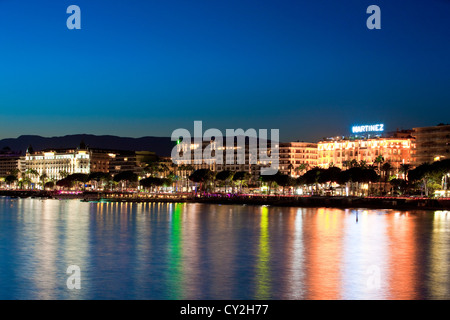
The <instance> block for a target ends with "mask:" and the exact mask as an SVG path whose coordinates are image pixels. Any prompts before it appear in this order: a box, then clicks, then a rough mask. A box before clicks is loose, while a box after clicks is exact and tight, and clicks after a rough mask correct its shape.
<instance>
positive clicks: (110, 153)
mask: <svg viewBox="0 0 450 320" xmlns="http://www.w3.org/2000/svg"><path fill="white" fill-rule="evenodd" d="M155 159H156V154H155V153H154V152H152V151H123V150H108V149H99V148H92V149H91V148H87V147H86V145H85V144H84V143H81V144H80V146H79V147H78V148H76V149H74V148H72V149H49V150H43V151H38V152H34V151H33V150H32V148H28V149H27V152H26V155H25V157H22V158H21V160H20V164H19V169H20V171H21V172H23V173H25V172H26V171H27V170H28V171H30V170H33V171H34V172H37V175H36V174H34V175H30V178H31V179H32V180H33V181H34V182H37V181H39V177H40V176H41V175H43V174H45V175H46V178H47V179H49V180H51V179H54V180H60V179H62V178H64V177H65V176H67V175H71V174H74V173H84V174H89V173H91V172H104V173H110V174H111V175H112V176H114V175H115V174H117V173H119V172H122V171H133V172H135V173H136V174H140V173H141V171H142V163H144V162H150V161H154V160H155Z"/></svg>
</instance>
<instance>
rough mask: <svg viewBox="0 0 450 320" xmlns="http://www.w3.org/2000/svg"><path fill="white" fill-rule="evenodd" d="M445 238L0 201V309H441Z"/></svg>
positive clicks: (351, 219) (196, 208)
mask: <svg viewBox="0 0 450 320" xmlns="http://www.w3.org/2000/svg"><path fill="white" fill-rule="evenodd" d="M449 232H450V213H449V212H447V211H435V212H433V211H414V212H413V211H410V212H396V211H394V210H363V209H361V210H350V209H346V210H341V209H329V208H277V207H260V206H229V205H205V204H175V203H173V204H164V203H85V202H80V201H76V200H67V201H59V200H38V199H18V200H10V199H7V198H0V299H252V300H253V299H255V300H256V299H449V298H450V276H449V271H450V270H449V269H450V268H449V265H450V264H449V263H450V260H449V259H450V237H449ZM70 265H78V266H79V267H80V269H81V289H80V290H69V289H68V288H67V286H66V281H67V278H68V277H69V275H68V274H67V273H66V270H67V267H68V266H70Z"/></svg>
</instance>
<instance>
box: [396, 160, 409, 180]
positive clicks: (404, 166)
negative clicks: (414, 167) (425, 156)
mask: <svg viewBox="0 0 450 320" xmlns="http://www.w3.org/2000/svg"><path fill="white" fill-rule="evenodd" d="M409 170H411V165H410V164H408V163H403V164H401V165H400V170H399V171H400V173H402V174H403V180H405V181H406V180H408V172H409Z"/></svg>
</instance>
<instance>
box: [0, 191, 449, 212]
mask: <svg viewBox="0 0 450 320" xmlns="http://www.w3.org/2000/svg"><path fill="white" fill-rule="evenodd" d="M0 196H4V197H9V198H12V199H15V198H39V199H59V200H69V199H76V200H81V201H86V202H131V203H142V202H170V203H208V204H225V205H226V204H234V205H236V204H237V205H270V206H280V207H329V208H353V209H356V208H367V209H396V210H450V199H449V198H442V199H428V198H406V197H341V196H282V195H279V196H277V195H271V196H265V195H222V194H207V195H202V196H195V195H193V194H136V193H126V192H73V193H70V192H68V193H55V192H52V191H31V190H0Z"/></svg>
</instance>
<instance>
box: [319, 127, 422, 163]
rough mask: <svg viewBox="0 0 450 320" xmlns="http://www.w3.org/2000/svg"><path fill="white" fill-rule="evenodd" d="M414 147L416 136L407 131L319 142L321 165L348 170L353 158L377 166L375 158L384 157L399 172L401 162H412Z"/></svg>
mask: <svg viewBox="0 0 450 320" xmlns="http://www.w3.org/2000/svg"><path fill="white" fill-rule="evenodd" d="M413 148H414V138H413V137H412V136H411V135H410V133H409V132H405V131H403V132H396V133H394V134H391V135H387V136H385V137H382V136H380V137H372V138H364V137H349V138H335V139H327V140H323V141H319V143H318V166H319V167H322V168H328V167H329V166H331V165H333V166H335V167H338V168H341V169H347V164H348V162H350V161H352V160H356V161H357V162H360V161H365V163H366V164H367V165H376V162H375V159H376V158H377V157H379V156H382V157H383V159H384V161H383V162H389V163H390V164H391V166H392V168H393V169H394V171H395V170H398V169H399V168H400V165H401V164H412V149H413Z"/></svg>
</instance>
